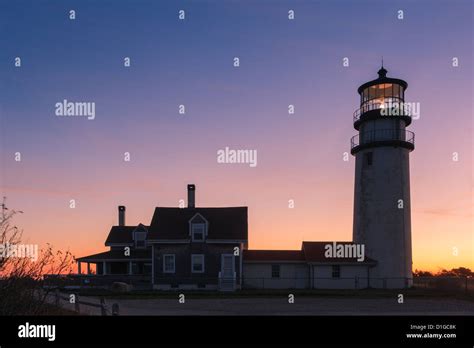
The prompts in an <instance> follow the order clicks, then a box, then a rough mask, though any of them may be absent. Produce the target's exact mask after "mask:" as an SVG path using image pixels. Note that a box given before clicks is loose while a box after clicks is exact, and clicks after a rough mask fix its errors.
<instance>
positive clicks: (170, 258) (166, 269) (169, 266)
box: [163, 254, 176, 273]
mask: <svg viewBox="0 0 474 348" xmlns="http://www.w3.org/2000/svg"><path fill="white" fill-rule="evenodd" d="M175 270H176V258H175V256H174V254H165V255H163V273H174V272H175Z"/></svg>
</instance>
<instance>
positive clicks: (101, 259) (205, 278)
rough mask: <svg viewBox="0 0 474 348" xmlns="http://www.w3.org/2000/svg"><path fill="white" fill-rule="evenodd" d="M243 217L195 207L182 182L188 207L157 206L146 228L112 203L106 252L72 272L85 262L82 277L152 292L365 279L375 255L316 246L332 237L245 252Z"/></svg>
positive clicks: (348, 283) (328, 284)
mask: <svg viewBox="0 0 474 348" xmlns="http://www.w3.org/2000/svg"><path fill="white" fill-rule="evenodd" d="M247 220H248V219H247V207H229V208H198V207H196V206H195V186H194V185H188V207H187V208H160V207H158V208H156V209H155V212H154V214H153V218H152V220H151V223H150V225H149V226H145V225H143V224H139V225H138V226H126V225H125V207H124V206H119V225H118V226H113V227H112V229H111V230H110V233H109V235H108V237H107V240H106V242H105V245H106V246H108V247H110V250H109V251H106V252H103V253H99V254H95V255H90V256H85V257H81V258H78V259H77V260H76V261H77V262H78V271H79V273H80V274H82V271H83V267H82V266H81V265H82V264H86V266H87V267H86V269H87V275H84V277H85V278H86V279H87V278H88V277H90V278H91V279H90V280H92V278H95V279H97V278H101V280H104V281H105V280H109V281H110V282H112V281H121V282H130V283H133V284H137V282H138V281H139V280H140V281H142V282H145V283H147V284H148V285H151V286H152V287H153V288H154V289H157V290H174V289H202V290H206V289H207V290H228V291H232V290H236V289H242V288H266V289H289V288H299V289H304V288H341V289H342V288H364V287H367V286H368V285H369V282H370V280H369V270H370V268H371V267H373V266H374V265H375V264H376V263H375V261H373V260H371V259H368V258H365V260H364V261H363V262H359V261H357V259H356V258H350V259H349V258H327V257H325V250H324V248H325V245H327V244H329V243H332V242H303V244H302V248H301V250H248V225H247ZM341 243H344V244H351V243H350V242H341ZM91 264H93V265H94V266H95V267H94V268H95V272H94V271H93V270H92V269H91V267H90V266H91ZM93 273H94V274H93ZM90 283H91V284H92V283H93V282H92V281H91V282H90ZM102 283H105V282H102Z"/></svg>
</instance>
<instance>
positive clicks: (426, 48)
mask: <svg viewBox="0 0 474 348" xmlns="http://www.w3.org/2000/svg"><path fill="white" fill-rule="evenodd" d="M70 9H74V10H76V16H77V18H76V20H74V21H71V20H69V19H68V11H69V10H70ZM180 9H185V10H186V12H187V13H186V15H187V18H186V20H185V21H179V20H178V18H177V15H178V10H180ZM289 9H294V10H295V11H296V19H295V20H294V21H289V20H288V19H287V12H288V10H289ZM399 9H402V10H404V12H405V19H404V20H398V19H397V11H398V10H399ZM472 16H473V5H472V1H469V0H465V1H461V0H454V1H447V0H446V1H416V2H415V1H390V2H382V1H375V0H374V1H355V0H353V1H275V0H272V1H263V0H262V1H217V0H214V1H154V2H152V1H6V0H1V1H0V48H1V49H0V112H1V123H0V126H1V129H0V137H1V139H0V141H1V143H0V144H1V151H0V152H1V153H0V155H1V172H0V174H1V177H0V185H1V190H0V193H2V194H3V195H5V196H7V203H8V206H9V207H10V208H15V209H19V210H23V211H24V213H23V214H22V215H21V216H19V217H18V218H17V220H16V223H17V224H18V225H19V226H20V227H22V228H23V229H24V236H25V242H29V243H40V244H44V243H46V242H49V243H52V244H53V245H54V246H55V247H57V248H63V249H67V248H69V249H70V250H71V251H72V252H73V254H75V255H76V256H83V255H86V254H89V253H95V252H100V251H103V250H105V247H104V244H103V243H104V241H105V238H106V236H107V233H108V232H109V229H110V226H111V225H112V224H117V205H119V204H123V205H126V206H127V224H130V225H132V224H138V223H139V222H142V223H144V224H149V223H150V221H151V217H152V213H153V210H154V207H155V206H177V205H178V201H179V200H180V199H185V198H186V184H188V183H195V184H196V186H197V193H196V202H197V205H198V206H243V205H245V206H248V207H249V239H250V247H251V248H269V249H298V248H300V246H301V241H302V240H351V238H352V209H353V190H354V188H353V185H354V158H353V157H352V156H350V160H349V161H348V162H344V161H343V153H344V152H346V151H349V149H350V142H349V140H350V137H351V136H353V135H355V134H356V131H355V130H354V129H353V126H352V113H353V111H354V110H355V109H357V108H358V102H359V97H358V95H357V87H358V86H359V85H360V84H362V83H364V82H366V81H368V80H372V79H374V78H376V77H377V75H376V72H377V70H378V69H379V68H380V60H381V56H383V57H384V62H385V67H386V68H387V69H388V76H390V77H397V78H401V79H404V80H406V81H407V82H408V85H409V86H408V90H407V93H406V100H407V101H414V102H419V103H421V119H420V120H416V121H414V122H413V123H412V125H410V127H409V128H408V129H409V130H411V131H414V132H415V133H416V139H415V141H416V148H415V151H414V152H412V153H411V158H410V160H411V164H410V170H411V187H412V191H411V193H412V238H413V261H414V268H418V269H420V268H421V269H426V270H434V271H436V270H438V269H440V268H451V267H459V266H467V267H470V268H471V269H474V256H473V255H474V239H473V224H472V219H473V200H472V197H473V196H472V187H473V177H472V171H473V151H472V134H473V133H472V132H473V127H472V111H473V105H472V99H473V87H472V81H473V80H472V77H473V76H472V75H473V70H472V60H473V53H472V49H473V27H472V26H473V18H472ZM15 57H21V59H22V67H21V68H15V67H14V58H15ZM124 57H130V58H131V62H132V66H131V67H130V68H124V67H123V58H124ZM234 57H239V58H240V61H241V66H240V67H239V68H237V69H236V68H234V67H233V66H232V63H233V58H234ZM343 57H348V58H349V59H350V66H349V67H346V68H345V67H343V66H342V59H343ZM453 57H458V58H459V64H460V66H459V67H457V68H453V67H452V64H451V62H452V58H453ZM63 99H68V100H70V101H89V102H95V103H96V119H95V120H92V121H89V120H87V119H85V118H60V117H57V116H55V113H54V111H55V108H54V105H55V104H56V103H57V102H60V101H62V100H63ZM179 104H185V105H186V115H184V116H183V115H179V114H178V105H179ZM289 104H294V105H295V108H296V113H295V115H288V113H287V107H288V105H289ZM226 146H229V147H230V148H234V149H256V150H257V151H258V166H257V167H256V168H250V167H249V166H246V165H230V164H227V165H225V164H224V165H223V164H218V163H217V161H216V152H217V150H218V149H223V148H225V147H226ZM17 151H19V152H21V154H22V161H21V162H15V161H14V153H15V152H17ZM124 152H130V153H131V162H128V163H126V162H124V161H123V153H124ZM453 152H458V153H459V161H458V162H453V161H452V153H453ZM70 199H75V200H76V201H77V206H76V208H75V209H70V208H69V200H70ZM289 199H293V200H295V208H294V209H289V208H288V200H289ZM453 248H458V255H457V256H456V255H453Z"/></svg>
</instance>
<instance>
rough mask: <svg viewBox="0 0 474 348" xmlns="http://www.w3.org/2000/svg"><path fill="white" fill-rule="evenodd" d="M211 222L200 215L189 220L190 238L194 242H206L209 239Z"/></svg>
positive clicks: (195, 215)
mask: <svg viewBox="0 0 474 348" xmlns="http://www.w3.org/2000/svg"><path fill="white" fill-rule="evenodd" d="M208 228H209V222H207V220H206V219H205V218H204V217H203V216H202V215H201V214H199V213H197V214H194V216H193V217H192V218H191V219H189V236H190V237H191V241H193V242H204V241H205V240H206V237H207V230H208Z"/></svg>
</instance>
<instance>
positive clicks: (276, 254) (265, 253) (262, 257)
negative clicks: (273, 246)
mask: <svg viewBox="0 0 474 348" xmlns="http://www.w3.org/2000/svg"><path fill="white" fill-rule="evenodd" d="M243 260H244V262H271V261H278V262H285V261H286V262H305V258H304V254H303V252H302V251H301V250H244V254H243Z"/></svg>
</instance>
